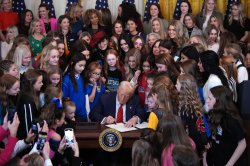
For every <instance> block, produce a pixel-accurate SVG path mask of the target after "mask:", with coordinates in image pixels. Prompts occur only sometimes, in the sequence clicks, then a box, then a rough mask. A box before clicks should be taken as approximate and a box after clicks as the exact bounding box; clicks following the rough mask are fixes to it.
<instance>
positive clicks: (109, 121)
mask: <svg viewBox="0 0 250 166" xmlns="http://www.w3.org/2000/svg"><path fill="white" fill-rule="evenodd" d="M113 123H115V118H113V117H112V116H108V117H106V124H113Z"/></svg>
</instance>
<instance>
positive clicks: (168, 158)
mask: <svg viewBox="0 0 250 166" xmlns="http://www.w3.org/2000/svg"><path fill="white" fill-rule="evenodd" d="M189 139H190V143H191V145H192V148H193V149H194V150H195V149H196V145H195V143H194V141H193V140H192V139H191V138H189ZM174 147H175V144H171V145H170V146H169V147H168V149H166V148H165V149H164V150H163V151H162V154H161V159H162V166H173V156H172V151H173V149H174Z"/></svg>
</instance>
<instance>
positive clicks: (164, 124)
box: [158, 114, 195, 166]
mask: <svg viewBox="0 0 250 166" xmlns="http://www.w3.org/2000/svg"><path fill="white" fill-rule="evenodd" d="M158 131H159V132H161V133H162V147H163V151H162V154H161V160H162V165H163V166H173V160H172V151H173V149H174V147H175V146H176V145H184V146H186V147H189V148H191V149H193V150H195V143H194V142H193V140H192V139H191V138H189V137H188V135H187V134H186V132H185V129H184V127H183V125H182V122H181V119H180V118H179V117H178V116H176V115H173V114H167V115H166V116H164V117H163V118H162V119H161V120H160V122H159V127H158Z"/></svg>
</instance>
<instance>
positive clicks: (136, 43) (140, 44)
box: [135, 42, 143, 46]
mask: <svg viewBox="0 0 250 166" xmlns="http://www.w3.org/2000/svg"><path fill="white" fill-rule="evenodd" d="M135 45H138V46H142V45H143V44H142V43H138V42H135Z"/></svg>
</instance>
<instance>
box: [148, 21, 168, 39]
mask: <svg viewBox="0 0 250 166" xmlns="http://www.w3.org/2000/svg"><path fill="white" fill-rule="evenodd" d="M154 21H158V22H159V24H160V27H161V30H160V32H158V33H157V34H158V35H160V38H161V39H165V38H166V32H165V31H164V26H163V23H162V19H160V18H154V19H153V20H152V23H151V24H152V27H153V22H154ZM152 32H153V28H152ZM154 33H156V32H154Z"/></svg>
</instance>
